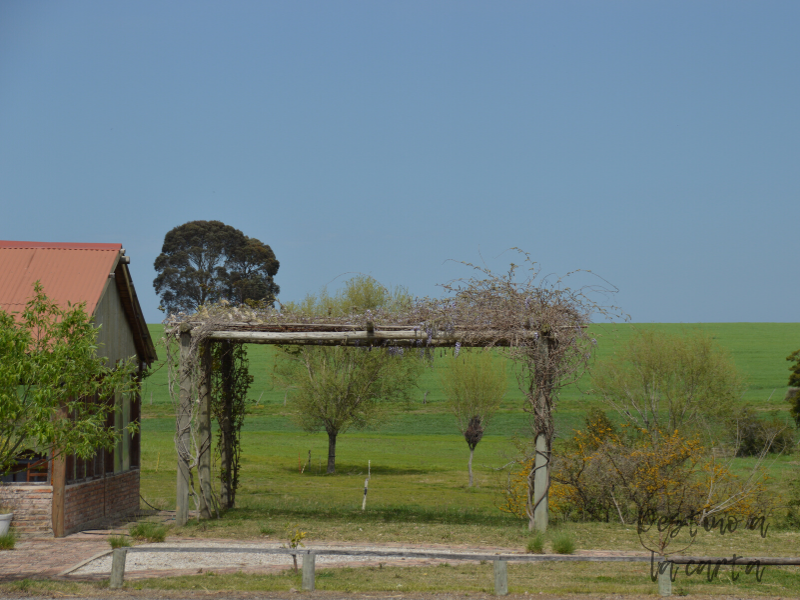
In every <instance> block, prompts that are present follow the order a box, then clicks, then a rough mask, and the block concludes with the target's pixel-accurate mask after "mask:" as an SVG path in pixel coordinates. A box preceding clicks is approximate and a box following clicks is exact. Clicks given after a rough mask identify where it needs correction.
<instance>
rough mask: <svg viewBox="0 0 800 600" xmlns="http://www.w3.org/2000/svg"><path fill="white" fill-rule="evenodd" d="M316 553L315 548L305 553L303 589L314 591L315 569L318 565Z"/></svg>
mask: <svg viewBox="0 0 800 600" xmlns="http://www.w3.org/2000/svg"><path fill="white" fill-rule="evenodd" d="M315 558H316V557H315V555H314V551H313V550H309V551H308V552H306V553H305V554H303V590H304V591H309V592H313V591H314V570H315V567H316V565H315V564H314V561H315Z"/></svg>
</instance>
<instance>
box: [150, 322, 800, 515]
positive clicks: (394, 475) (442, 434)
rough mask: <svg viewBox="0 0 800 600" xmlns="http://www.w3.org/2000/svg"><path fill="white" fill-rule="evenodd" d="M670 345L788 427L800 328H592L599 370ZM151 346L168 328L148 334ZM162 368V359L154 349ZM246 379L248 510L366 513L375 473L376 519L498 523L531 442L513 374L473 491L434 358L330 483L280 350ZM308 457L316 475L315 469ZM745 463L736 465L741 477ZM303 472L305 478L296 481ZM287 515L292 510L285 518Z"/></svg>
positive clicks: (155, 442) (446, 358) (445, 359)
mask: <svg viewBox="0 0 800 600" xmlns="http://www.w3.org/2000/svg"><path fill="white" fill-rule="evenodd" d="M641 328H650V329H658V330H663V331H667V332H670V333H681V332H691V331H692V330H695V329H703V330H705V331H708V332H709V333H710V334H711V335H712V336H713V337H714V338H715V339H716V340H717V342H718V343H719V345H720V346H721V347H723V348H724V349H725V350H727V351H728V352H730V354H731V356H732V357H733V359H734V361H735V362H736V364H737V366H738V367H739V368H740V369H741V371H742V372H743V373H744V375H745V376H746V377H747V379H748V381H749V384H750V387H749V389H748V391H747V393H746V394H745V395H744V398H743V399H742V400H741V402H742V403H750V404H752V405H753V406H755V407H757V408H758V409H759V411H761V412H763V413H764V414H770V413H772V412H777V414H779V415H781V416H782V418H786V417H787V416H788V412H787V411H788V405H787V404H786V403H785V402H784V396H785V393H786V381H787V379H788V373H789V371H788V366H789V363H788V362H787V361H786V360H785V357H786V356H787V355H788V354H789V353H790V352H792V351H793V350H794V349H796V348H798V347H800V324H798V323H789V324H784V323H718V324H698V325H680V324H647V325H642V324H622V325H599V326H594V328H593V335H594V336H595V337H596V339H597V340H598V345H597V355H598V359H603V358H605V357H608V356H610V355H612V354H613V352H614V351H615V349H617V348H619V347H621V345H622V344H624V343H625V342H626V340H628V339H629V338H630V336H631V335H633V334H634V333H635V331H636V330H637V329H641ZM150 329H151V334H152V335H153V336H154V338H155V339H160V338H161V336H162V326H161V325H151V326H150ZM159 352H160V356H163V355H164V352H163V348H159ZM248 353H249V357H250V372H251V374H252V375H253V376H254V377H255V381H254V384H253V386H252V388H251V392H250V396H251V398H252V400H253V402H252V404H251V408H250V414H248V416H247V419H246V423H245V428H244V435H243V446H242V449H243V451H242V456H243V458H242V471H241V476H242V484H241V488H240V490H239V495H238V498H237V506H238V507H239V508H241V509H251V508H252V509H264V510H267V509H269V507H277V506H279V505H280V506H283V507H284V508H285V507H287V506H294V507H297V511H298V514H301V512H302V510H305V509H302V507H314V506H317V507H319V506H326V507H340V508H342V509H344V508H354V507H357V508H360V505H361V499H362V495H363V487H364V479H365V478H366V475H367V470H368V467H369V466H370V465H371V475H372V478H371V480H370V485H369V494H368V502H367V504H368V506H369V508H370V509H373V510H374V509H378V508H383V509H385V508H387V507H394V508H396V507H400V506H416V507H420V508H425V509H436V510H458V511H465V510H466V511H480V512H484V513H485V514H486V516H490V515H491V516H492V517H493V518H494V517H502V516H503V515H502V513H500V512H499V511H498V509H497V506H498V505H499V504H500V503H501V500H502V494H501V490H502V487H503V484H504V483H505V481H506V477H507V470H503V467H504V465H507V464H508V463H509V462H510V461H511V460H512V459H513V457H514V455H515V446H514V443H515V438H518V439H524V437H525V434H526V432H527V431H528V423H529V420H528V419H529V417H528V415H527V414H526V413H525V412H524V411H523V410H522V406H523V396H522V394H521V392H520V391H519V389H518V387H517V382H516V379H515V375H514V373H513V369H509V375H508V380H509V387H508V394H507V398H506V400H505V401H504V402H503V406H502V409H501V411H500V412H499V414H498V415H497V416H496V417H495V419H494V421H493V422H492V423H491V424H490V426H489V428H488V429H487V432H486V435H485V437H484V438H483V441H481V443H480V445H479V446H478V448H477V450H476V454H475V469H476V477H477V483H478V485H477V486H476V487H475V488H473V489H468V488H467V487H466V480H467V476H466V462H467V458H468V449H467V445H466V443H465V442H464V440H463V437H461V435H460V434H459V433H458V431H457V430H456V429H455V425H454V420H453V418H452V416H451V415H450V414H448V413H447V410H446V407H445V398H444V396H443V394H442V390H441V386H440V384H439V380H438V378H439V373H441V372H442V371H443V370H444V369H447V368H448V367H449V365H450V362H451V361H452V350H436V351H435V356H434V359H433V361H432V363H431V366H430V367H426V369H425V370H424V372H423V375H422V377H421V378H420V382H419V387H418V388H417V389H415V390H414V393H413V399H412V401H411V402H410V403H408V404H399V405H397V406H393V407H392V411H391V414H390V416H389V419H388V421H387V423H386V424H384V425H383V426H382V427H380V428H377V429H375V430H370V431H361V432H357V431H349V432H347V433H345V434H344V435H341V436H340V437H339V442H338V444H337V474H336V475H335V476H333V477H330V476H326V475H324V468H325V461H326V457H327V437H326V435H325V434H324V433H316V434H307V433H304V432H302V431H301V430H300V429H299V428H298V427H297V426H296V425H295V424H294V423H293V422H292V420H291V418H290V415H289V407H286V406H284V402H285V393H284V391H283V390H281V389H280V388H278V387H276V386H275V385H274V383H273V381H272V377H271V373H272V370H273V368H274V364H275V350H274V349H273V348H272V347H271V346H265V345H250V346H248ZM166 384H167V377H166V367H163V368H161V369H160V370H158V371H156V372H155V373H154V374H153V375H152V376H151V377H149V378H148V379H147V380H146V381H145V384H144V391H143V416H144V418H143V423H142V493H143V496H144V497H145V499H146V500H148V501H149V502H150V503H151V504H157V505H159V506H162V505H163V506H165V507H166V506H170V507H171V506H173V505H174V499H175V477H176V471H175V469H176V466H175V462H176V459H175V451H174V446H173V435H174V418H173V417H172V414H173V412H172V410H173V409H172V404H171V401H170V399H169V396H168V394H167V385H166ZM589 388H590V382H589V378H588V377H584V378H583V379H582V380H581V381H579V382H578V383H577V384H574V385H571V386H569V387H568V388H566V389H565V390H563V392H562V394H561V396H560V400H559V402H558V406H557V409H556V424H557V435H560V436H562V437H566V436H569V435H570V434H571V430H572V429H573V428H575V427H580V426H581V424H582V421H583V418H584V415H585V413H586V410H587V408H588V407H589V406H591V405H592V404H593V403H594V402H595V400H594V399H593V398H592V397H591V395H590V394H589V393H587V392H588V390H589ZM309 456H310V463H309ZM749 462H750V461H749V460H748V459H742V460H741V463H742V464H741V466H742V467H744V466H746V465H747V464H748V463H749ZM796 463H797V461H796V459H795V457H793V456H783V457H780V458H777V459H775V460H774V461H772V463H771V467H770V468H771V470H772V472H773V475H774V476H775V479H776V481H775V482H774V483H775V484H776V485H779V484H780V482H781V481H782V480H783V479H784V478H785V475H790V474H791V473H792V472H793V471H794V470H795V468H794V467H795V465H796ZM301 471H302V472H301ZM286 510H288V509H286Z"/></svg>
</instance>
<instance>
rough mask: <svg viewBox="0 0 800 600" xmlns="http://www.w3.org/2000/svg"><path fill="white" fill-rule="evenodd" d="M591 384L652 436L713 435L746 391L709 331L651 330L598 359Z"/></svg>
mask: <svg viewBox="0 0 800 600" xmlns="http://www.w3.org/2000/svg"><path fill="white" fill-rule="evenodd" d="M592 386H593V388H594V393H595V394H596V395H597V396H598V397H599V398H600V399H601V400H602V401H603V402H605V403H606V404H607V405H608V406H609V407H610V408H613V409H614V410H616V411H617V412H618V413H619V414H620V416H621V417H622V418H623V419H625V420H627V421H628V422H630V423H631V424H632V425H634V426H635V427H636V428H638V429H639V430H644V431H647V432H648V433H649V434H650V435H651V436H652V437H654V439H655V438H658V437H659V436H660V432H661V433H666V432H673V431H675V430H679V431H680V432H681V433H682V434H684V435H685V434H687V433H706V434H711V435H712V438H715V437H716V436H718V435H719V434H720V432H721V426H722V425H723V424H724V421H725V419H726V418H729V417H730V416H731V414H732V409H733V405H734V402H735V401H736V399H737V398H738V397H739V396H740V395H741V393H742V392H743V391H744V381H743V379H742V376H741V375H740V374H739V372H738V370H737V368H736V365H735V364H734V362H733V360H732V359H731V358H730V356H728V355H727V354H726V353H725V352H724V351H723V350H722V348H720V347H719V346H718V345H717V344H716V343H715V342H714V341H713V340H712V339H711V337H710V336H708V335H707V334H705V333H703V332H696V333H692V334H689V335H684V336H674V335H667V334H663V333H658V332H655V331H650V330H644V331H641V332H640V333H639V334H638V335H636V336H635V337H634V338H632V339H631V340H630V341H629V342H628V344H627V345H626V346H625V347H624V348H623V350H622V351H621V352H619V353H618V354H617V355H616V356H614V357H612V358H609V359H607V360H604V361H600V362H598V364H597V365H596V366H595V368H594V370H593V373H592Z"/></svg>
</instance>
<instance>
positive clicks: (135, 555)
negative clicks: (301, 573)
mask: <svg viewBox="0 0 800 600" xmlns="http://www.w3.org/2000/svg"><path fill="white" fill-rule="evenodd" d="M165 545H167V546H170V547H175V546H178V547H184V548H209V547H211V548H214V547H219V548H252V549H266V548H281V544H280V543H277V542H272V543H270V542H256V543H244V542H239V543H231V542H227V541H208V540H191V541H169V542H168V543H167V544H142V545H138V546H136V548H137V549H139V548H151V547H158V546H165ZM313 548H319V549H322V548H323V545H315V546H307V547H306V549H313ZM324 548H325V549H329V550H333V549H336V550H389V549H391V550H398V551H401V552H403V551H406V552H412V551H414V550H423V548H421V547H414V546H403V547H398V546H392V547H391V548H389V547H387V546H385V545H384V546H365V545H352V546H348V545H340V544H336V545H324ZM427 549H428V550H430V548H429V547H427ZM458 552H463V553H465V554H486V550H477V551H475V550H473V551H463V550H459V551H458ZM377 561H381V562H384V563H389V562H392V563H394V562H399V561H405V562H407V563H412V562H418V561H417V560H415V559H403V558H400V557H397V558H383V557H376V556H335V555H334V556H328V555H324V554H323V555H318V556H317V558H316V563H317V565H319V566H326V565H332V564H337V563H365V562H367V563H370V562H371V563H375V562H377ZM298 562H302V558H301V557H298ZM426 562H428V561H426ZM450 562H457V561H450ZM292 564H293V563H292V557H291V556H290V555H287V554H256V553H253V554H250V553H217V552H141V551H137V552H130V553H129V554H128V556H127V559H126V561H125V572H126V573H131V572H135V571H175V570H191V569H230V568H241V569H252V568H258V567H279V568H280V567H290V566H292ZM110 572H111V555H110V554H108V555H106V556H102V557H99V558H96V559H94V560H92V561H90V562H88V563H86V564H84V565H82V566H81V567H80V568H79V569H76V570H74V571H72V572H71V573H70V575H96V574H104V573H110Z"/></svg>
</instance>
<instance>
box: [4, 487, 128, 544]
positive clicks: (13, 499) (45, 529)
mask: <svg viewBox="0 0 800 600" xmlns="http://www.w3.org/2000/svg"><path fill="white" fill-rule="evenodd" d="M137 499H138V496H137ZM0 504H5V505H8V506H10V507H11V508H12V510H13V511H14V519H13V520H12V521H11V526H12V528H13V531H14V532H15V533H16V534H17V536H19V537H21V538H25V537H52V536H53V486H51V485H42V484H39V485H36V484H29V485H25V484H13V485H0Z"/></svg>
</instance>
